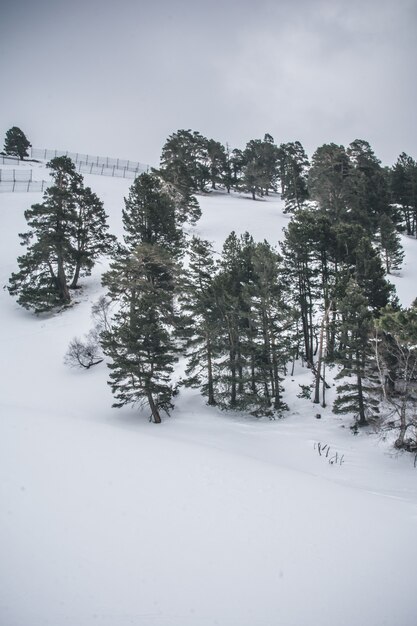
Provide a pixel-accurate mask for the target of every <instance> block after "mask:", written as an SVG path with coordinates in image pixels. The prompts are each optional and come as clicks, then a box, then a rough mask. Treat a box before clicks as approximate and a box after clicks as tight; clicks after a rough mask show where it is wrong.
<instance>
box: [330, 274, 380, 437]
mask: <svg viewBox="0 0 417 626" xmlns="http://www.w3.org/2000/svg"><path fill="white" fill-rule="evenodd" d="M338 309H339V312H340V316H341V323H340V327H339V333H340V346H339V350H338V354H337V357H336V360H337V362H338V363H340V364H341V366H342V368H341V370H340V373H339V374H338V376H337V378H339V379H340V378H349V379H350V378H353V380H352V381H349V382H345V383H344V384H342V385H339V386H338V387H337V394H338V395H337V398H336V400H335V402H334V405H333V411H334V412H335V413H342V414H344V413H354V414H355V416H356V419H357V423H358V425H360V426H364V425H366V424H367V421H368V418H369V416H371V415H374V414H375V413H376V412H377V411H378V401H377V400H376V399H375V397H374V395H373V393H372V391H373V390H374V388H375V385H370V383H369V380H367V375H368V367H367V366H368V362H369V335H370V331H371V328H372V313H371V311H370V307H369V304H368V300H367V298H366V296H365V294H364V292H363V290H362V289H361V287H360V286H359V285H358V283H357V282H356V281H355V280H354V279H353V278H351V279H350V280H349V283H348V285H347V288H346V294H345V296H344V297H343V298H341V300H340V301H339V302H338ZM368 379H369V376H368Z"/></svg>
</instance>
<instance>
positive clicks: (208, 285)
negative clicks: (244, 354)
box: [180, 237, 220, 405]
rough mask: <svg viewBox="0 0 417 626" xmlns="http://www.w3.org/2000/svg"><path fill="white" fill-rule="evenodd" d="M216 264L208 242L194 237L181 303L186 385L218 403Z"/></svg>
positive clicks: (218, 330) (218, 315) (211, 403)
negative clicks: (185, 341)
mask: <svg viewBox="0 0 417 626" xmlns="http://www.w3.org/2000/svg"><path fill="white" fill-rule="evenodd" d="M214 276H215V264H214V260H213V250H212V246H211V244H210V243H209V242H208V241H204V240H201V239H199V238H198V237H193V239H192V240H191V244H190V248H189V265H188V268H187V270H186V271H185V277H184V280H183V283H182V294H181V297H180V303H181V307H182V312H183V317H184V322H183V323H185V327H186V334H187V349H186V355H187V368H186V376H187V380H186V385H187V386H193V387H194V386H197V387H199V388H200V389H201V392H202V394H203V395H205V396H207V401H208V404H210V405H214V404H216V399H215V386H216V382H217V377H216V372H215V370H216V366H215V358H216V356H217V355H218V348H219V346H218V343H219V341H218V338H219V334H220V319H219V317H220V314H219V310H218V307H217V303H216V298H215V293H214V286H213V282H214Z"/></svg>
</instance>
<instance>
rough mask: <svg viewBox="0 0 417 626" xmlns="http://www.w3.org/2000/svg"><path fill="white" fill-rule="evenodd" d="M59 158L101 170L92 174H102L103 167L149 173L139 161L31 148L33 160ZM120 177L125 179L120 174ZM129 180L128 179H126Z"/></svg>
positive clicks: (145, 166)
mask: <svg viewBox="0 0 417 626" xmlns="http://www.w3.org/2000/svg"><path fill="white" fill-rule="evenodd" d="M59 156H67V157H69V158H70V159H71V160H72V161H74V163H77V164H80V165H82V166H86V165H88V166H96V167H97V168H99V169H100V171H97V172H94V171H92V172H91V173H92V174H94V173H96V174H101V168H102V167H103V168H104V169H105V170H110V171H111V172H113V171H115V170H122V171H124V172H134V173H135V174H139V173H141V172H147V171H149V165H147V164H145V163H139V162H137V161H130V160H126V159H113V158H110V157H103V156H92V155H91V154H82V153H80V152H68V151H64V150H48V149H47V148H31V158H32V159H40V160H41V161H49V160H50V159H54V158H55V157H59ZM103 175H105V176H112V175H113V174H112V173H110V174H108V173H105V174H103ZM119 176H120V177H122V178H123V177H124V176H122V175H121V174H119ZM125 178H127V177H125Z"/></svg>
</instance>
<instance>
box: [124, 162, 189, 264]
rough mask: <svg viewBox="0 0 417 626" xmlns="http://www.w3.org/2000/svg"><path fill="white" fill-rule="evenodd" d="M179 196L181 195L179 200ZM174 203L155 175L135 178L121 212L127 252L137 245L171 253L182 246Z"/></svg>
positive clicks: (178, 250) (179, 250)
mask: <svg viewBox="0 0 417 626" xmlns="http://www.w3.org/2000/svg"><path fill="white" fill-rule="evenodd" d="M182 197H183V196H182V195H181V198H182ZM176 209H177V207H176V204H175V202H174V199H173V197H172V195H171V194H170V193H169V192H168V190H167V189H164V185H163V183H162V181H161V180H160V178H159V177H158V176H157V175H156V174H148V173H144V174H141V175H140V176H138V177H137V178H136V179H135V181H134V183H133V185H132V186H131V187H130V190H129V196H128V198H126V199H125V208H124V209H123V226H124V229H125V235H124V240H125V243H126V245H127V246H128V248H129V249H132V248H134V247H135V246H137V245H138V244H140V243H148V244H158V245H159V246H163V247H165V248H166V249H167V250H169V251H170V252H171V253H173V254H179V253H180V252H181V250H182V246H183V234H182V231H181V229H180V227H179V225H178V220H177V215H176Z"/></svg>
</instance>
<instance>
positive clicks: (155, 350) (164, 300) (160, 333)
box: [102, 243, 176, 423]
mask: <svg viewBox="0 0 417 626" xmlns="http://www.w3.org/2000/svg"><path fill="white" fill-rule="evenodd" d="M174 273H175V266H174V263H173V260H172V255H170V253H169V252H168V251H167V250H165V249H163V248H162V247H161V246H159V245H158V244H156V243H154V244H149V243H142V244H140V245H138V246H137V247H136V248H135V249H134V250H133V251H132V252H131V253H130V254H128V255H126V256H124V257H123V256H120V257H119V259H118V260H116V261H115V262H114V263H113V264H112V265H111V268H110V271H109V272H107V273H106V274H105V275H104V276H103V284H104V285H105V286H106V287H107V288H108V295H109V298H110V300H112V301H113V302H115V303H116V304H117V312H116V313H115V315H114V317H113V320H112V324H111V326H112V327H111V330H104V332H103V333H102V346H103V350H104V352H105V354H106V355H107V356H109V357H110V358H111V361H110V363H109V364H108V365H109V368H110V370H111V373H110V382H109V384H110V385H111V388H112V392H113V394H114V396H115V398H116V402H115V403H114V405H113V406H115V407H122V406H124V405H125V404H134V405H135V404H139V405H142V404H147V405H148V406H149V409H150V411H151V418H152V419H153V421H154V422H155V423H160V422H161V411H165V412H166V413H167V414H169V411H170V409H171V408H172V402H171V399H172V384H171V374H172V372H173V365H174V363H175V361H176V349H175V345H174V341H173V339H172V336H173V332H172V331H173V324H174V309H173V294H174Z"/></svg>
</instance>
